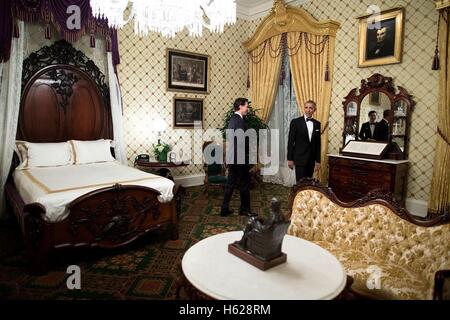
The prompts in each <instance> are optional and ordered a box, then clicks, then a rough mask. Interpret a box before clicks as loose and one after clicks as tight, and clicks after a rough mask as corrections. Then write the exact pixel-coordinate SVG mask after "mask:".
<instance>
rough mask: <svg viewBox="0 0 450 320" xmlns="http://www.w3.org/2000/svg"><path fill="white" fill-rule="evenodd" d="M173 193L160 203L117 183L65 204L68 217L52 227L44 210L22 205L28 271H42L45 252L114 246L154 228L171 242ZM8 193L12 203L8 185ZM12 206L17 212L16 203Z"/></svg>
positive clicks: (147, 191)
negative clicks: (161, 230)
mask: <svg viewBox="0 0 450 320" xmlns="http://www.w3.org/2000/svg"><path fill="white" fill-rule="evenodd" d="M177 192H178V188H177V187H174V190H173V193H174V195H175V196H174V198H173V200H172V201H171V202H168V203H161V202H159V200H158V196H159V194H160V193H159V192H158V191H157V190H154V189H151V188H148V187H143V186H137V185H120V184H116V185H114V186H111V187H107V188H102V189H98V190H94V191H92V192H90V193H87V194H85V195H83V196H81V197H79V198H77V199H75V200H74V201H72V202H71V203H70V204H69V205H68V210H69V211H70V213H69V215H68V217H67V218H66V219H64V220H63V221H60V222H55V223H50V222H47V221H45V219H44V217H45V208H44V207H43V206H42V205H40V204H39V203H32V204H29V205H25V206H22V207H23V210H19V212H16V216H18V218H19V222H20V224H21V227H22V233H23V234H24V238H25V245H26V250H27V254H28V258H29V262H30V267H31V272H32V273H35V274H42V273H46V272H47V271H48V266H49V254H50V253H51V252H52V251H53V250H54V249H62V248H66V247H97V248H107V249H112V248H118V247H122V246H125V245H127V244H129V243H130V242H132V241H134V240H135V239H137V238H139V237H141V236H143V235H145V234H146V233H148V232H150V231H152V230H155V229H159V228H169V230H170V232H171V238H172V239H177V238H178V221H177V212H176V207H177V206H176V200H177V199H179V197H178V196H176V195H177ZM9 193H10V195H13V196H12V197H10V196H8V198H10V199H12V198H13V199H12V200H13V201H14V200H17V199H14V198H17V197H16V196H17V191H16V190H15V189H14V188H13V189H11V186H10V189H9ZM18 199H20V197H19V198H18ZM20 200H21V199H20ZM13 207H15V208H17V209H20V206H17V205H13ZM15 211H16V209H15ZM20 211H21V212H20Z"/></svg>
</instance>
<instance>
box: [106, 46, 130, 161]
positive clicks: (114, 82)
mask: <svg viewBox="0 0 450 320" xmlns="http://www.w3.org/2000/svg"><path fill="white" fill-rule="evenodd" d="M108 80H109V98H110V103H111V115H112V124H113V130H114V143H115V146H114V152H115V155H116V159H117V160H118V161H120V163H122V164H124V165H127V154H126V153H125V141H124V132H123V114H122V95H121V93H120V86H119V80H118V79H117V75H116V73H115V72H114V66H113V63H112V54H111V52H108Z"/></svg>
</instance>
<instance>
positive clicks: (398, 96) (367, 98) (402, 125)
mask: <svg viewBox="0 0 450 320" xmlns="http://www.w3.org/2000/svg"><path fill="white" fill-rule="evenodd" d="M414 105H415V102H414V101H413V100H412V96H411V95H410V94H409V93H408V92H407V91H406V89H405V88H403V87H400V86H399V87H395V86H394V84H393V81H392V78H390V77H385V76H383V75H381V74H378V73H376V74H373V75H372V76H370V77H369V78H368V79H363V80H362V81H361V86H360V87H359V88H354V89H352V90H351V91H350V92H349V94H348V95H347V96H346V97H345V98H344V101H343V107H344V128H343V146H345V145H346V144H347V143H348V142H349V141H351V140H359V141H364V142H367V143H371V142H380V141H382V142H388V143H392V145H396V146H398V148H396V149H397V150H400V151H398V152H399V153H400V154H399V156H398V157H397V158H399V159H406V158H407V157H408V139H409V125H410V118H411V112H412V111H413V108H414Z"/></svg>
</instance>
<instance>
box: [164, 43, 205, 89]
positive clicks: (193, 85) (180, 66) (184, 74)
mask: <svg viewBox="0 0 450 320" xmlns="http://www.w3.org/2000/svg"><path fill="white" fill-rule="evenodd" d="M166 54H167V63H166V64H167V90H168V91H178V92H180V91H182V92H193V93H208V92H209V60H210V57H209V56H207V55H204V54H198V53H192V52H186V51H179V50H174V49H167V52H166Z"/></svg>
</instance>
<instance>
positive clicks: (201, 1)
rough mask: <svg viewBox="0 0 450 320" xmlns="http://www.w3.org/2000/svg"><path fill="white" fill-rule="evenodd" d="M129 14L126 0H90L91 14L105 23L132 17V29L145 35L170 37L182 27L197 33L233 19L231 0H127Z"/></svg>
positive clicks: (116, 23)
mask: <svg viewBox="0 0 450 320" xmlns="http://www.w3.org/2000/svg"><path fill="white" fill-rule="evenodd" d="M130 2H132V7H131V14H130V16H129V17H128V19H125V18H124V13H125V9H126V8H127V5H128V0H90V4H91V8H92V14H93V15H94V17H96V18H107V19H108V25H109V26H110V27H112V28H115V29H120V28H122V27H123V26H124V24H126V23H127V22H128V21H130V20H131V19H134V32H135V33H136V34H138V35H140V36H146V35H147V34H148V33H149V32H157V33H160V34H162V35H163V36H165V37H170V38H173V37H174V36H175V35H176V34H177V33H178V32H180V31H182V30H183V29H184V28H186V29H187V30H188V32H189V35H190V36H194V37H201V36H202V35H203V27H205V28H208V29H209V30H210V31H211V32H223V29H224V27H225V25H230V24H233V23H235V22H236V3H235V0H130Z"/></svg>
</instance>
